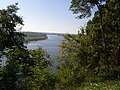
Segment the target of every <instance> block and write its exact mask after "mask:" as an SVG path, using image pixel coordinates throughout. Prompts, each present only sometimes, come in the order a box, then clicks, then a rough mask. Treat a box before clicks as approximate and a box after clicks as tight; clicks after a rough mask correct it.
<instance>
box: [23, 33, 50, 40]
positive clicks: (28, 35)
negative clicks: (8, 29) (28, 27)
mask: <svg viewBox="0 0 120 90" xmlns="http://www.w3.org/2000/svg"><path fill="white" fill-rule="evenodd" d="M23 33H24V34H25V35H26V37H25V42H29V41H37V40H45V39H47V38H48V37H47V35H46V34H45V33H38V32H23Z"/></svg>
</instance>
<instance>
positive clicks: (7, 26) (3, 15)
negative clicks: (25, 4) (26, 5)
mask: <svg viewBox="0 0 120 90" xmlns="http://www.w3.org/2000/svg"><path fill="white" fill-rule="evenodd" d="M17 4H18V3H16V4H13V5H10V6H8V7H7V8H6V9H2V10H0V51H3V50H5V49H6V48H11V47H12V46H18V47H20V48H21V47H23V43H24V37H23V36H24V35H23V34H22V33H20V32H18V31H17V30H16V28H18V29H20V28H19V27H21V26H22V25H23V20H22V17H21V16H18V15H17V14H16V13H17V11H18V10H19V8H18V7H17Z"/></svg>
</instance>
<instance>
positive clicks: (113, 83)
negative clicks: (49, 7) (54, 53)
mask: <svg viewBox="0 0 120 90" xmlns="http://www.w3.org/2000/svg"><path fill="white" fill-rule="evenodd" d="M119 5H120V1H118V0H96V2H95V1H94V0H72V5H71V7H70V9H71V10H72V11H73V13H75V14H79V13H80V15H79V16H78V18H85V17H89V16H90V15H91V10H92V9H93V7H95V6H96V7H98V11H96V12H95V14H94V17H93V19H92V20H89V21H88V23H87V25H86V27H82V28H81V29H80V31H79V32H80V33H78V35H69V34H68V35H66V36H65V40H66V41H64V42H63V43H62V45H61V52H60V54H59V60H58V68H59V70H58V76H59V85H60V86H61V88H62V89H63V90H90V89H91V90H110V89H111V90H119V89H120V82H119V80H120V12H119V9H120V6H119Z"/></svg>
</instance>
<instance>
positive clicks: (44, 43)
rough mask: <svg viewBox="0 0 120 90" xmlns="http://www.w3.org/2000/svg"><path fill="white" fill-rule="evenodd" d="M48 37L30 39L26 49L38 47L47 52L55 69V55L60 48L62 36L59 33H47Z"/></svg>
mask: <svg viewBox="0 0 120 90" xmlns="http://www.w3.org/2000/svg"><path fill="white" fill-rule="evenodd" d="M47 36H48V39H46V40H38V41H31V42H29V43H28V44H27V48H28V49H32V50H34V49H36V48H38V47H41V48H43V49H44V50H45V51H47V52H48V54H49V55H50V58H51V63H52V66H53V69H54V70H56V60H57V59H56V57H57V54H58V52H59V49H60V47H59V46H60V44H61V43H62V41H63V40H64V37H63V36H60V35H47Z"/></svg>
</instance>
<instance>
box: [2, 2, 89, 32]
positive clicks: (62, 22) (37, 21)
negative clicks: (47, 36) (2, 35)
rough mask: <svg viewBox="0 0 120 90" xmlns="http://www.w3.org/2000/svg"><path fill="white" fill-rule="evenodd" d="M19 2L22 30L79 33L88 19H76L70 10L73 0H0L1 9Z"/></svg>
mask: <svg viewBox="0 0 120 90" xmlns="http://www.w3.org/2000/svg"><path fill="white" fill-rule="evenodd" d="M16 2H18V7H19V8H20V10H19V12H18V14H19V15H21V16H23V20H24V24H25V25H24V26H23V28H22V31H34V32H56V33H77V32H78V30H79V27H80V26H83V25H85V24H86V22H87V21H88V19H82V20H78V19H75V17H76V16H77V15H73V14H72V12H71V11H69V7H70V2H71V0H0V9H2V8H5V7H6V6H8V5H10V4H14V3H16Z"/></svg>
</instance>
